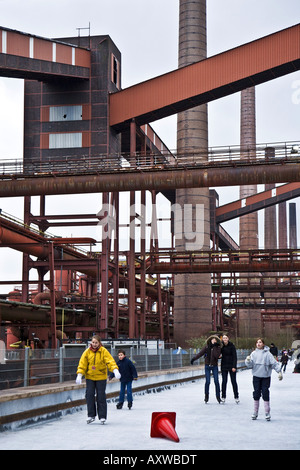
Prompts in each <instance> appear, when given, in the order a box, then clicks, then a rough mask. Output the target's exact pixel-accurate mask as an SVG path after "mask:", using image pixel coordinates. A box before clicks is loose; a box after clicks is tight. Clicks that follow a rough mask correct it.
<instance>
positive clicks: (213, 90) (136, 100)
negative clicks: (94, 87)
mask: <svg viewBox="0 0 300 470" xmlns="http://www.w3.org/2000/svg"><path fill="white" fill-rule="evenodd" d="M299 69H300V24H296V25H295V26H292V27H290V28H287V29H284V30H281V31H278V32H276V33H273V34H270V35H268V36H265V37H263V38H260V39H257V40H255V41H252V42H250V43H247V44H244V45H242V46H239V47H236V48H234V49H231V50H228V51H226V52H223V53H221V54H217V55H215V56H212V57H209V58H208V59H205V60H202V61H200V62H196V63H194V64H192V65H188V66H186V67H182V68H180V69H178V70H175V71H172V72H169V73H167V74H164V75H161V76H159V77H156V78H153V79H151V80H147V81H145V82H142V83H139V84H137V85H134V86H132V87H129V88H126V89H124V90H122V91H120V92H117V93H114V94H111V95H110V97H109V101H110V125H111V126H114V127H115V128H116V129H117V130H118V131H121V130H123V129H124V128H125V127H127V125H128V124H127V123H128V122H129V121H130V120H132V119H135V121H136V123H137V124H138V125H143V124H146V123H150V122H153V121H155V120H157V119H162V118H164V117H166V116H170V115H173V114H177V113H178V112H181V111H184V110H186V109H190V108H193V107H195V106H198V105H199V104H202V103H207V102H209V101H213V100H216V99H219V98H221V97H224V96H227V95H230V94H232V93H236V92H238V91H241V90H243V89H245V88H248V87H252V86H255V85H258V84H260V83H264V82H267V81H269V80H273V79H274V78H277V77H280V76H283V75H286V74H289V73H291V72H295V71H296V70H299Z"/></svg>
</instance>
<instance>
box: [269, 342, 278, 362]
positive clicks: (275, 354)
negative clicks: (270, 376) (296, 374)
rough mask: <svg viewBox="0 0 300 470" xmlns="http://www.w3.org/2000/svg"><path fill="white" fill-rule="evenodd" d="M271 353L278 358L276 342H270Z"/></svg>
mask: <svg viewBox="0 0 300 470" xmlns="http://www.w3.org/2000/svg"><path fill="white" fill-rule="evenodd" d="M270 353H271V354H273V356H274V357H275V359H276V360H277V356H278V348H277V346H275V344H274V343H271V344H270Z"/></svg>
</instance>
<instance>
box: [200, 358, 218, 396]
mask: <svg viewBox="0 0 300 470" xmlns="http://www.w3.org/2000/svg"><path fill="white" fill-rule="evenodd" d="M211 372H212V375H213V378H214V382H215V389H216V397H220V384H219V377H218V366H207V365H205V387H204V393H205V394H206V395H208V393H209V385H210V373H211Z"/></svg>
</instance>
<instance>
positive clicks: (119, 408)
mask: <svg viewBox="0 0 300 470" xmlns="http://www.w3.org/2000/svg"><path fill="white" fill-rule="evenodd" d="M116 407H117V409H118V410H121V409H122V407H123V402H121V403H117V405H116Z"/></svg>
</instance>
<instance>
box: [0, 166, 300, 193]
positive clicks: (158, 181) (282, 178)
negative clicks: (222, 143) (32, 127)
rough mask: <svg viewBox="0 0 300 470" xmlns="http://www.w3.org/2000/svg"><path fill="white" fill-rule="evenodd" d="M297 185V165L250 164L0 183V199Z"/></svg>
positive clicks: (299, 175) (299, 170) (21, 179)
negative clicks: (231, 166) (280, 184)
mask: <svg viewBox="0 0 300 470" xmlns="http://www.w3.org/2000/svg"><path fill="white" fill-rule="evenodd" d="M299 181H300V164H299V163H285V164H284V163H281V164H272V165H264V164H251V165H243V166H241V167H235V168H228V167H219V168H200V169H199V168H185V169H181V168H180V169H179V168H178V169H174V168H172V169H168V168H164V169H163V170H148V171H143V172H139V171H131V170H124V171H122V170H120V171H116V172H114V173H109V174H107V173H106V174H102V175H94V174H92V175H81V176H57V177H51V176H48V177H35V178H30V177H29V178H24V177H22V178H20V179H18V178H14V179H11V180H10V179H6V180H3V181H1V182H0V197H20V196H38V195H58V194H82V193H97V192H100V193H101V192H105V191H108V192H114V191H139V190H156V191H164V190H175V189H178V188H204V187H214V186H216V187H218V186H240V185H247V184H265V183H287V182H299Z"/></svg>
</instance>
